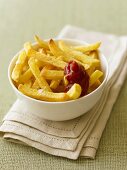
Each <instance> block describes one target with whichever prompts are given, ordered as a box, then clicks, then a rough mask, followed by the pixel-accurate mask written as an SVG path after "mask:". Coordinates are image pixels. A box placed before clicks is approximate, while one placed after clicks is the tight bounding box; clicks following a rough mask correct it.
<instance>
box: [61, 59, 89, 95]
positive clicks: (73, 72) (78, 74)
mask: <svg viewBox="0 0 127 170" xmlns="http://www.w3.org/2000/svg"><path fill="white" fill-rule="evenodd" d="M64 75H65V77H66V79H67V80H68V82H69V83H68V85H67V86H66V87H65V92H67V91H68V90H69V89H70V88H71V87H72V85H73V84H74V83H78V84H79V85H80V86H81V88H82V93H81V96H84V95H86V94H87V91H88V87H89V75H88V74H87V72H86V71H85V69H84V67H83V66H82V65H80V64H78V63H77V62H75V61H73V60H72V61H70V62H69V63H68V64H67V65H66V66H65V68H64Z"/></svg>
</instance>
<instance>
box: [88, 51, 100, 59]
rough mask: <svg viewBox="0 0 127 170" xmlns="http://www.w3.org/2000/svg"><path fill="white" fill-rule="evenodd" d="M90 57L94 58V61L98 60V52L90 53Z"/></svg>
mask: <svg viewBox="0 0 127 170" xmlns="http://www.w3.org/2000/svg"><path fill="white" fill-rule="evenodd" d="M89 56H90V57H92V58H94V59H98V51H97V50H96V51H92V52H90V54H89Z"/></svg>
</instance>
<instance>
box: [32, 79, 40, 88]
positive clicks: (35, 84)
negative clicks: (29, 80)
mask: <svg viewBox="0 0 127 170" xmlns="http://www.w3.org/2000/svg"><path fill="white" fill-rule="evenodd" d="M32 88H33V89H40V86H39V84H38V82H37V80H35V81H34V83H33V85H32Z"/></svg>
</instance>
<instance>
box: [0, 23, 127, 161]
mask: <svg viewBox="0 0 127 170" xmlns="http://www.w3.org/2000/svg"><path fill="white" fill-rule="evenodd" d="M58 37H59V38H72V39H79V40H84V41H86V42H88V43H93V42H96V41H101V42H102V47H101V50H102V52H103V53H104V55H105V56H106V58H107V60H108V63H109V75H108V81H107V84H106V86H105V89H104V93H103V95H102V96H101V100H100V101H99V102H98V103H97V104H96V106H95V107H94V108H93V109H92V110H91V111H89V112H88V113H86V114H84V115H83V116H81V117H78V118H76V119H73V120H69V121H64V122H54V121H48V120H44V119H41V118H40V117H37V116H36V115H32V114H30V113H27V112H25V111H24V109H23V105H22V103H21V102H20V100H17V101H16V102H15V103H14V105H13V106H12V107H11V109H10V110H9V112H8V113H7V115H6V116H5V117H4V120H3V122H2V124H1V127H0V132H1V133H2V135H3V138H5V139H7V140H9V141H13V142H17V143H22V144H26V145H29V146H32V147H35V148H37V149H39V150H41V151H44V152H46V153H49V154H52V155H56V156H63V157H67V158H70V159H77V158H78V157H79V156H84V157H87V158H88V157H89V158H92V159H94V158H95V155H96V151H97V149H98V145H99V141H100V138H101V135H102V133H103V130H104V128H105V125H106V123H107V120H108V118H109V116H110V113H111V110H112V107H113V104H114V103H115V101H116V99H117V96H118V94H119V91H120V89H121V87H122V84H123V82H124V79H125V77H126V73H127V55H126V52H127V37H125V36H122V37H118V36H114V35H109V34H103V33H97V32H91V31H90V32H88V31H86V30H83V29H81V28H77V27H72V26H66V27H64V29H63V30H62V31H61V32H60V34H59V36H58Z"/></svg>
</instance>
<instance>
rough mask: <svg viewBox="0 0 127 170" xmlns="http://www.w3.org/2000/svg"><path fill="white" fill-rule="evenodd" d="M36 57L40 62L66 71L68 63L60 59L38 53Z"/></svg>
mask: <svg viewBox="0 0 127 170" xmlns="http://www.w3.org/2000/svg"><path fill="white" fill-rule="evenodd" d="M34 56H35V58H36V59H38V60H39V61H42V62H45V63H47V64H51V65H53V66H55V67H57V68H61V69H64V67H65V66H66V64H67V63H66V62H64V61H61V60H59V59H56V58H54V57H53V56H47V55H44V54H40V53H38V52H36V54H35V55H34Z"/></svg>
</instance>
